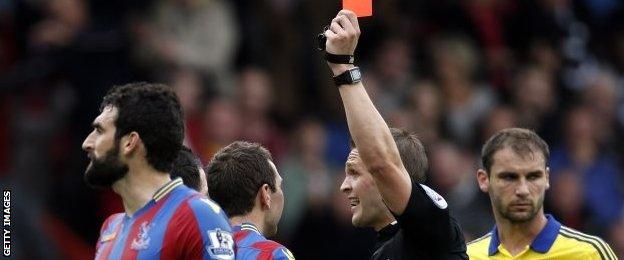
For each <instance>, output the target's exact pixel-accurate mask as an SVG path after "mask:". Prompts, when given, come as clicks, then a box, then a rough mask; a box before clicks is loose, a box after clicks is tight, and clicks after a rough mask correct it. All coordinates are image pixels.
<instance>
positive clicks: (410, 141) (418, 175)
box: [351, 127, 429, 183]
mask: <svg viewBox="0 0 624 260" xmlns="http://www.w3.org/2000/svg"><path fill="white" fill-rule="evenodd" d="M390 133H391V134H392V138H393V139H394V142H395V143H396V145H397V148H398V150H399V155H400V156H401V161H402V162H403V166H405V169H406V170H407V173H408V174H409V176H410V178H411V179H412V180H413V181H416V182H417V183H423V182H425V180H427V177H426V172H427V169H428V165H429V160H428V159H427V154H426V152H425V147H424V146H423V144H422V142H421V141H420V140H419V139H418V136H416V134H414V133H410V132H408V131H407V130H405V129H400V128H393V127H391V128H390ZM351 148H352V149H353V148H356V146H355V142H353V140H351Z"/></svg>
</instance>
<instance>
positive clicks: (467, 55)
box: [0, 0, 624, 259]
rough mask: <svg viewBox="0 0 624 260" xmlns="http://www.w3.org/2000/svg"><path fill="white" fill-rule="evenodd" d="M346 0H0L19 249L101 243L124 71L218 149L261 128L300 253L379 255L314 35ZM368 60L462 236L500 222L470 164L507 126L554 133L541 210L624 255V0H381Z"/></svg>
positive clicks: (57, 250)
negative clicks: (424, 156)
mask: <svg viewBox="0 0 624 260" xmlns="http://www.w3.org/2000/svg"><path fill="white" fill-rule="evenodd" d="M339 9H340V2H339V1H337V0H331V1H329V0H322V1H319V0H316V1H311V0H257V1H256V0H254V1H245V0H232V1H227V0H133V1H124V0H106V1H104V0H46V1H43V0H16V1H1V2H0V36H1V37H0V122H2V124H1V127H0V183H1V184H2V187H10V188H11V189H12V191H13V201H12V202H13V205H14V208H13V210H14V212H13V218H14V219H15V220H14V224H15V229H17V231H16V232H15V233H14V240H13V241H14V242H13V246H14V250H13V252H14V254H15V256H18V257H20V258H23V259H41V258H46V259H54V258H63V259H66V258H73V259H84V258H85V257H86V258H89V257H91V256H92V255H93V253H94V245H95V240H96V238H97V235H98V231H99V227H100V225H101V223H102V221H103V220H104V218H105V217H106V216H108V215H109V214H111V213H113V212H119V211H122V207H121V204H120V201H119V198H118V197H117V196H116V195H115V194H114V193H113V192H112V191H106V190H104V191H95V190H91V189H89V188H87V187H86V185H85V184H84V182H83V180H82V174H83V172H84V169H85V167H86V164H87V163H88V160H87V157H86V153H85V152H83V151H81V149H80V144H81V143H82V141H83V139H84V138H85V137H86V135H87V134H88V132H90V131H91V129H90V123H91V120H93V118H95V116H96V115H97V114H98V106H99V103H100V101H101V98H102V96H103V95H104V94H105V93H106V91H107V90H108V89H109V88H110V87H111V86H112V85H115V84H123V83H127V82H131V81H151V82H164V83H166V84H168V85H170V86H171V87H172V88H174V89H175V91H176V92H177V94H178V96H179V98H180V101H181V104H182V106H183V109H184V112H185V116H186V139H185V144H186V145H187V146H189V147H190V148H191V149H192V150H193V151H194V152H195V153H196V154H198V155H199V156H200V157H201V159H202V160H203V162H204V163H206V162H208V161H209V160H210V158H211V156H212V155H213V154H214V153H215V152H216V151H217V150H218V149H219V148H220V147H222V146H224V145H226V144H228V143H230V142H232V141H234V140H240V139H243V140H248V141H254V142H258V143H261V144H263V145H264V146H266V147H267V148H268V149H269V150H270V151H271V152H272V153H273V156H274V158H275V159H276V162H278V168H279V171H280V173H281V174H282V175H283V179H284V184H283V185H284V193H285V199H286V202H285V208H284V216H283V218H282V222H281V226H280V229H279V231H278V234H279V235H278V238H277V240H278V241H280V242H283V244H284V245H286V246H287V247H289V248H290V249H291V250H292V252H293V253H294V255H295V256H297V257H298V258H300V259H328V258H327V256H332V257H333V258H335V259H366V258H367V257H368V256H369V255H370V253H371V250H372V245H373V243H374V236H375V234H374V232H373V231H372V230H360V229H355V228H353V227H352V226H351V223H350V218H351V215H350V212H349V209H348V207H347V205H348V203H347V200H346V198H345V197H344V196H343V195H342V194H340V192H339V185H340V183H341V182H342V179H343V177H344V162H345V159H346V156H347V154H348V151H349V133H348V129H347V126H346V121H345V119H344V112H343V111H342V108H341V106H340V102H339V96H338V94H337V91H336V89H335V87H334V86H333V84H332V81H331V72H330V71H329V69H328V68H327V66H326V64H325V62H324V60H323V59H322V55H321V53H319V52H318V51H316V49H315V35H316V34H317V33H319V32H320V30H321V29H322V28H323V27H324V25H325V24H326V23H327V22H328V21H329V20H330V19H331V18H332V17H333V16H334V15H335V14H336V13H337V11H338V10H339ZM360 24H361V27H362V37H361V38H360V44H359V47H358V50H357V51H356V63H357V64H358V65H359V66H361V67H362V68H363V75H364V85H365V86H366V88H367V90H368V91H369V93H370V94H371V97H372V99H373V102H374V103H376V105H377V107H378V108H379V109H380V111H381V113H382V115H383V116H384V118H385V119H386V120H387V122H388V123H389V125H390V126H393V127H402V128H406V129H408V130H410V131H414V132H416V133H417V134H418V135H419V137H420V138H421V139H422V141H423V142H424V143H425V144H426V149H427V152H428V155H429V158H430V169H429V172H428V176H427V177H428V179H427V184H428V185H430V186H432V187H434V188H435V189H436V190H437V191H439V192H440V193H441V194H442V195H443V196H444V197H445V198H446V199H447V200H448V201H449V205H450V208H451V212H452V214H453V215H454V216H455V218H456V219H458V220H459V222H460V224H461V226H462V228H463V230H464V232H465V234H464V235H465V237H466V240H467V241H470V240H471V239H473V238H476V237H479V236H480V235H482V234H484V233H486V232H488V231H489V230H490V229H491V228H492V226H493V224H494V221H493V218H492V213H491V209H490V202H489V199H488V197H487V195H486V194H483V193H481V192H480V191H479V189H478V187H477V185H476V179H475V173H476V169H477V168H478V167H479V166H480V148H481V145H482V144H483V143H484V142H485V140H487V138H488V137H489V136H491V135H492V134H493V133H495V132H496V131H498V130H500V129H503V128H506V127H512V126H518V127H526V128H530V129H533V130H535V131H536V132H537V133H538V134H539V135H540V136H541V137H543V138H544V139H545V140H546V141H547V142H548V144H549V145H550V148H551V158H550V161H549V167H550V172H551V175H550V184H551V187H550V190H549V191H547V198H546V208H545V209H546V211H547V213H552V214H554V215H555V216H556V217H557V218H558V219H559V220H561V221H562V223H563V224H565V225H567V226H569V227H572V228H575V229H579V230H581V231H584V232H587V233H590V234H596V235H599V236H601V237H602V238H604V239H605V240H607V241H608V242H609V243H610V245H611V247H612V248H613V249H614V251H616V252H617V253H618V254H619V257H620V258H624V3H623V2H621V1H619V0H417V1H415V0H384V1H374V15H373V17H367V18H362V19H361V22H360Z"/></svg>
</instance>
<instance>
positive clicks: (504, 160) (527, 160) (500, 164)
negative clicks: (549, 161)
mask: <svg viewBox="0 0 624 260" xmlns="http://www.w3.org/2000/svg"><path fill="white" fill-rule="evenodd" d="M544 169H546V161H545V158H544V155H543V154H542V153H541V152H540V151H538V150H535V149H532V150H530V151H523V152H518V151H515V150H514V149H513V148H511V147H505V148H503V149H501V150H498V151H496V152H495V153H494V155H493V156H492V166H491V171H492V172H495V173H496V172H532V171H538V170H544Z"/></svg>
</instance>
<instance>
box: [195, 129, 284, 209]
mask: <svg viewBox="0 0 624 260" xmlns="http://www.w3.org/2000/svg"><path fill="white" fill-rule="evenodd" d="M272 160H273V158H272V157H271V153H269V151H268V150H267V149H266V148H264V147H262V146H261V145H259V144H257V143H248V142H243V141H236V142H234V143H232V144H230V145H228V146H226V147H224V148H223V149H221V150H219V152H217V153H216V154H215V155H214V157H213V158H212V161H211V162H210V163H209V164H208V166H207V167H206V174H207V175H208V176H207V177H208V193H209V194H210V198H211V199H213V200H214V201H215V202H217V203H219V205H220V206H221V208H223V210H224V211H225V212H226V213H227V214H228V216H229V217H234V216H241V215H245V214H247V213H249V212H251V210H252V209H253V207H254V200H255V198H256V195H257V194H258V191H259V189H260V187H262V185H264V184H268V185H269V187H270V188H271V191H273V192H275V191H276V183H275V174H277V173H275V172H274V171H273V167H271V165H269V161H272Z"/></svg>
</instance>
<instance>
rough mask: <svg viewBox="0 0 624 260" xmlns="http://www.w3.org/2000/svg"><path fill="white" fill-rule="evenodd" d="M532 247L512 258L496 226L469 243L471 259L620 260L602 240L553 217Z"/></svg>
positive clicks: (529, 246) (528, 246) (548, 216)
mask: <svg viewBox="0 0 624 260" xmlns="http://www.w3.org/2000/svg"><path fill="white" fill-rule="evenodd" d="M546 218H547V219H548V222H547V223H546V226H544V229H542V231H540V233H539V234H538V235H537V236H536V237H535V239H534V240H533V242H532V243H531V244H530V245H527V246H526V248H525V249H524V250H523V251H522V252H520V253H519V254H517V255H515V256H512V255H511V253H509V251H507V250H506V249H505V247H503V245H502V244H501V243H500V241H499V239H498V231H497V229H496V226H495V227H494V229H493V230H492V231H490V232H489V233H487V234H486V235H485V236H483V237H481V238H477V239H475V240H474V241H472V242H470V243H468V251H467V253H468V256H469V257H470V259H532V260H533V259H536V260H537V259H617V257H616V256H615V253H613V250H611V248H610V247H609V245H608V244H607V243H605V242H604V241H603V240H602V239H600V238H599V237H596V236H590V235H587V234H584V233H582V232H580V231H577V230H574V229H571V228H569V227H566V226H563V225H561V223H559V222H558V221H557V220H555V218H554V217H553V216H551V215H548V214H547V215H546Z"/></svg>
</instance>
